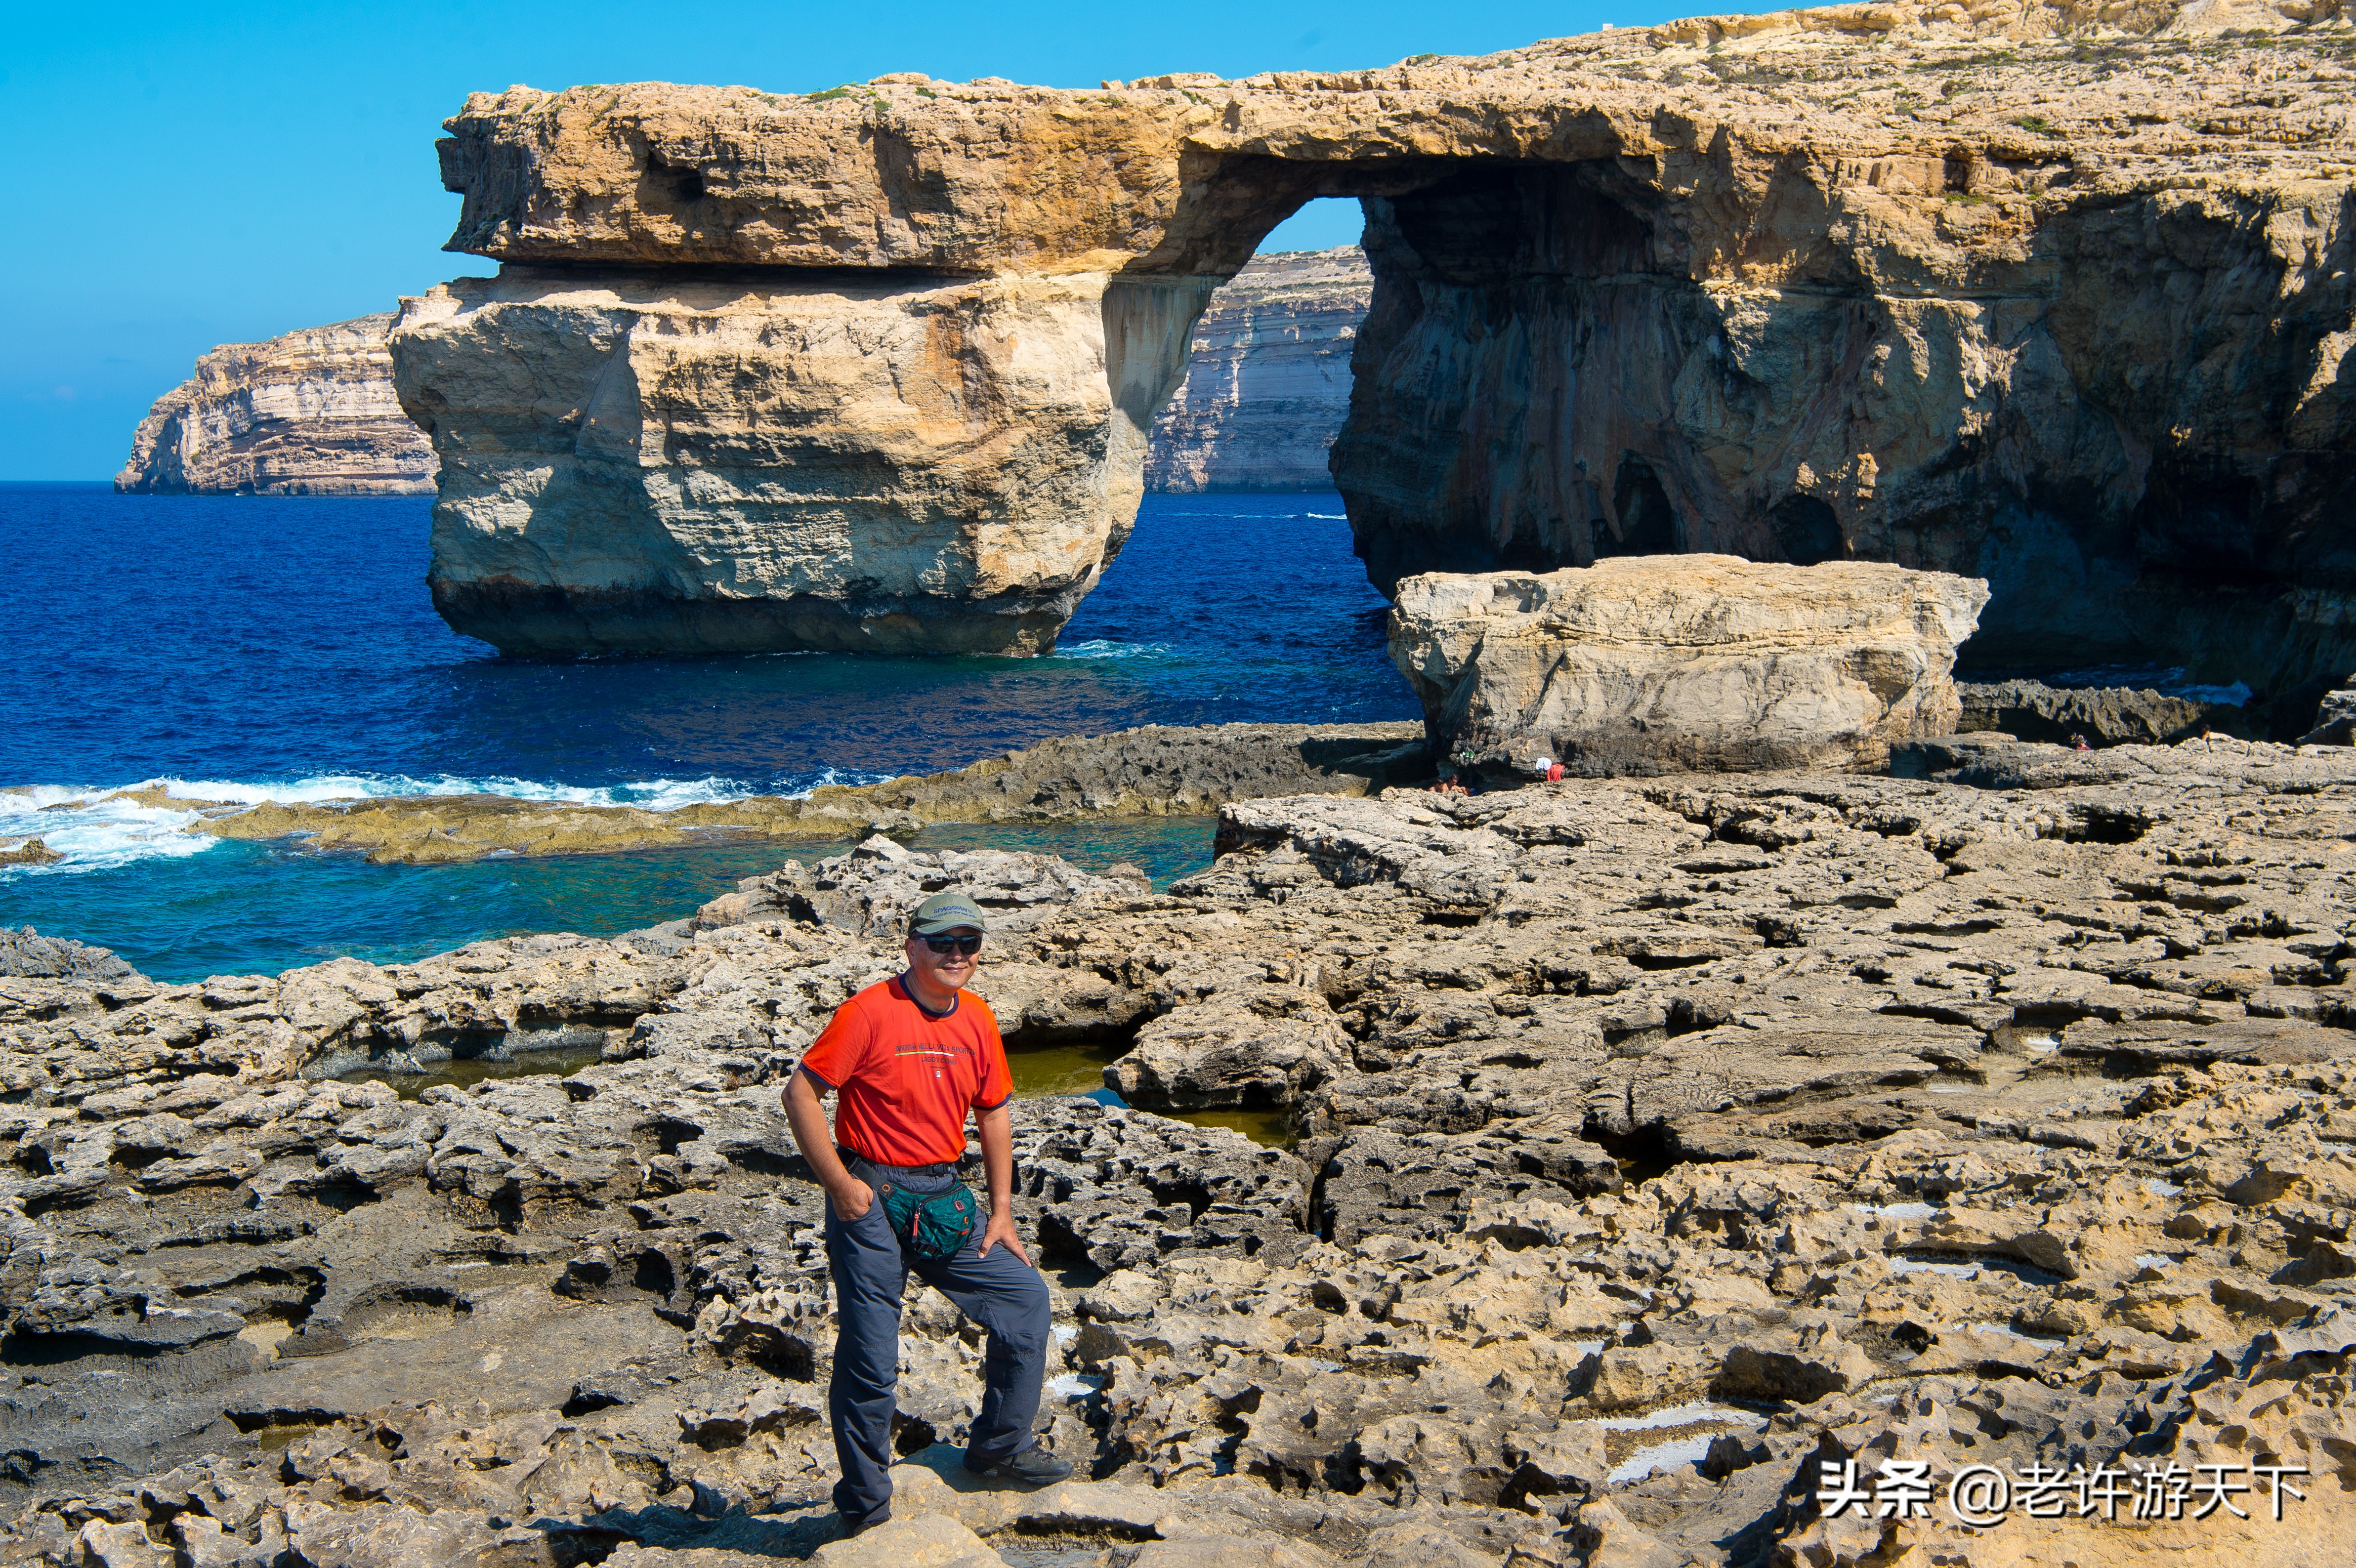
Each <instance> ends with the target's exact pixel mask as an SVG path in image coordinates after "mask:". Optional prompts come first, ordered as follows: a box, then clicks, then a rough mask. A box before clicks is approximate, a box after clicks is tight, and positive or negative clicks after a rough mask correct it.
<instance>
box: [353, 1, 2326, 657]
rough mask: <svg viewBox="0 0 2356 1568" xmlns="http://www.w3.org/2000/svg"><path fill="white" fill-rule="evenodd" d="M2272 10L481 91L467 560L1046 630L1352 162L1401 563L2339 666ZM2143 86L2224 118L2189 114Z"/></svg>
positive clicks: (516, 633)
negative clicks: (1846, 601) (1688, 567)
mask: <svg viewBox="0 0 2356 1568" xmlns="http://www.w3.org/2000/svg"><path fill="white" fill-rule="evenodd" d="M2245 9H2249V8H2245ZM2262 9H2263V8H2258V10H2262ZM2252 14H2253V15H2257V14H2258V11H2256V10H2254V11H2253V12H2252ZM2235 16H2236V17H2237V18H2240V19H2242V20H2243V21H2244V22H2246V21H2247V20H2248V17H2246V16H2243V13H2242V12H2236V13H2235ZM2260 19H2261V20H2263V21H2266V22H2267V23H2268V25H2270V26H2280V27H2283V28H2285V29H2286V31H2284V32H2283V33H2282V34H2281V35H2280V36H2279V37H2275V38H2272V39H2269V40H2264V41H2263V47H2264V48H2266V49H2269V50H2274V51H2277V52H2278V54H2279V56H2280V58H2279V59H2275V58H2274V57H2272V56H2269V57H2268V59H2267V61H2265V62H2259V63H2253V62H2254V60H2255V59H2256V57H2255V56H2254V53H2253V51H2254V50H2255V49H2256V48H2259V47H2260V46H2259V45H2247V46H2245V47H2244V48H2241V49H2239V50H2237V51H2227V50H2211V51H2197V50H2196V51H2188V50H2186V49H2184V48H2182V47H2181V45H2180V40H2179V38H2178V37H2176V36H2175V35H2176V34H2177V33H2180V32H2181V31H2183V30H2184V29H2186V28H2189V27H2196V26H2198V25H2199V23H2198V22H2197V18H2196V16H2195V13H2194V12H2191V11H2188V12H2185V13H2183V14H2182V15H2179V13H2178V11H2177V10H2176V9H2175V8H2174V7H2169V6H2159V7H2155V8H2150V10H2149V14H2148V15H2145V14H2144V13H2142V12H2137V13H2136V15H2135V16H2128V17H2126V19H2125V21H2124V22H2120V21H2119V20H2118V19H2117V18H2114V20H2113V21H2112V22H2110V23H2104V22H2102V21H2101V20H2100V19H2099V18H2098V17H2097V16H2095V15H2094V13H2092V12H2088V13H2086V14H2085V15H2083V16H2080V15H2078V14H2077V13H2076V12H2074V11H2072V10H2071V9H2070V8H2069V7H2067V6H2061V7H2054V6H2039V5H2022V6H2007V5H2002V4H1999V5H1993V6H1987V7H1981V8H1979V9H1977V10H1976V11H1975V12H1974V13H1973V14H1972V16H1970V17H1965V16H1964V15H1963V14H1962V13H1961V12H1960V11H1959V10H1957V9H1956V8H1954V7H1952V6H1937V7H1924V8H1919V9H1918V8H1915V7H1912V6H1907V5H1895V6H1870V7H1864V6H1859V7H1847V8H1837V9H1831V10H1819V11H1801V12H1786V13H1778V14H1775V15H1773V16H1764V17H1725V18H1714V19H1702V20H1698V21H1694V22H1684V23H1676V24H1671V25H1669V26H1667V27H1658V28H1646V29H1632V30H1626V31H1620V32H1613V33H1609V34H1603V35H1599V36H1595V37H1586V38H1573V39H1564V40H1556V41H1553V42H1550V43H1545V44H1539V45H1534V46H1531V47H1530V48H1526V49H1520V50H1515V51H1512V52H1510V53H1508V54H1505V55H1500V56H1494V57H1489V58H1487V59H1480V60H1441V59H1419V60H1416V61H1411V62H1408V63H1405V64H1402V65H1398V66H1394V67H1389V68H1387V69H1381V70H1374V71H1365V72H1347V73H1321V74H1305V73H1274V74H1271V75H1268V76H1263V77H1255V78H1250V79H1248V80H1242V81H1217V80H1211V79H1208V78H1202V77H1184V76H1173V77H1164V78H1157V79H1153V80H1145V81H1138V82H1128V83H1108V84H1107V85H1106V87H1105V88H1104V89H1103V90H1102V91H1098V92H1074V91H1051V90H1044V89H1032V88H1023V87H1017V86H1015V85H1013V84H1012V83H1006V82H1001V81H995V80H985V81H980V82H973V83H963V84H958V83H947V82H937V81H931V80H926V79H924V78H921V77H915V76H905V75H903V76H891V77H883V78H879V79H877V80H876V81H874V82H873V83H870V84H867V85H865V86H861V87H853V88H844V89H838V90H830V91H827V92H824V93H819V94H813V95H809V96H808V97H802V98H780V97H777V96H776V95H773V94H766V93H760V92H755V91H750V90H747V89H742V88H726V89H723V88H677V87H669V86H663V85H659V84H642V85H637V86H629V87H620V88H584V89H574V90H572V91H567V92H563V93H555V94H550V93H541V92H534V91H530V90H525V89H514V90H510V91H509V92H507V93H503V94H498V95H477V97H475V98H473V99H470V100H469V101H468V102H467V105H466V108H465V110H464V111H462V112H460V113H459V114H458V115H457V116H455V118H454V119H452V120H451V121H450V122H449V123H448V128H449V130H450V132H451V135H450V137H449V139H448V140H446V141H445V142H444V143H443V144H442V152H443V160H444V183H445V184H446V185H448V186H449V187H450V188H452V189H454V190H457V191H460V192H463V193H464V195H465V197H466V203H465V208H464V211H463V213H462V217H461V220H460V223H459V227H458V231H457V233H456V235H455V237H454V239H453V240H452V241H451V244H452V248H454V249H458V250H466V251H474V252H476V253H477V254H481V255H485V256H490V257H494V258H497V259H498V260H499V261H501V262H502V271H501V274H500V276H499V277H498V279H496V280H488V281H479V282H475V281H462V282H460V283H453V284H450V285H446V286H445V287H444V288H443V289H439V290H436V291H434V293H432V294H430V295H428V296H424V297H423V298H421V299H417V300H412V301H410V302H407V303H406V305H405V307H404V311H403V315H402V320H401V323H400V325H399V326H398V327H397V329H396V330H395V333H394V335H393V340H392V343H393V352H394V357H395V361H396V367H397V371H398V379H399V385H400V387H401V389H402V399H403V403H404V406H405V407H406V408H407V409H408V410H409V411H410V412H411V413H412V416H413V417H415V418H416V419H417V420H418V421H419V422H420V423H421V424H422V425H423V426H425V428H426V429H427V430H428V431H429V432H431V433H432V434H433V435H434V441H435V444H436V447H437V450H438V451H439V453H440V454H441V458H442V463H443V468H442V478H441V495H440V501H439V504H438V506H437V507H436V514H435V555H434V590H435V595H436V603H437V604H439V605H440V606H441V607H442V608H443V610H444V613H445V615H447V616H448V617H449V618H450V619H451V620H452V622H453V624H456V625H458V626H459V627H460V628H461V629H462V630H466V631H469V632H473V633H475V634H476V635H483V636H486V637H488V638H489V639H490V640H491V641H493V642H495V643H497V644H498V645H500V646H502V647H503V648H507V649H509V650H510V651H516V652H541V653H546V652H571V651H583V650H587V649H597V648H614V647H623V648H662V649H674V650H677V649H686V650H703V649H712V650H731V649H740V648H753V647H778V646H818V647H850V648H883V649H944V650H953V651H1002V652H1023V651H1033V650H1036V649H1039V648H1042V647H1044V646H1047V645H1051V644H1052V641H1053V638H1054V636H1055V632H1056V630H1057V628H1059V627H1060V625H1061V624H1062V623H1063V621H1064V619H1065V618H1066V616H1068V615H1069V613H1070V612H1071V609H1072V607H1073V606H1074V605H1075V604H1076V603H1077V602H1078V599H1079V597H1080V596H1081V595H1082V594H1084V593H1086V592H1087V590H1088V589H1089V587H1091V586H1092V585H1093V584H1094V583H1095V581H1097V579H1098V575H1099V574H1100V573H1101V572H1102V571H1104V570H1105V568H1106V567H1107V566H1108V564H1109V563H1110V562H1111V560H1113V559H1114V557H1115V556H1116V555H1117V554H1118V551H1119V547H1120V544H1121V542H1122V540H1123V539H1125V538H1126V537H1127V532H1128V528H1129V527H1130V521H1131V520H1132V518H1133V517H1134V514H1135V509H1136V505H1137V501H1138V497H1139V484H1138V473H1139V464H1140V461H1141V457H1142V453H1143V443H1144V437H1145V432H1146V429H1147V427H1148V424H1149V421H1150V420H1151V415H1152V411H1153V409H1154V408H1155V407H1156V406H1157V405H1158V404H1159V402H1160V401H1161V400H1162V399H1163V398H1165V397H1166V396H1167V395H1168V393H1169V391H1170V389H1171V387H1172V385H1173V382H1174V380H1175V379H1176V378H1177V376H1178V375H1179V374H1180V373H1181V371H1182V369H1183V357H1184V352H1185V344H1186V338H1187V333H1188V329H1189V328H1190V327H1191V325H1192V324H1193V321H1194V317H1195V315H1196V314H1197V313H1198V312H1199V311H1200V309H1201V308H1202V304H1203V302H1204V300H1205V298H1206V297H1207V295H1208V293H1210V291H1211V290H1212V289H1213V288H1215V286H1216V285H1217V284H1218V283H1220V282H1222V281H1224V280H1225V279H1226V277H1228V276H1230V275H1232V274H1233V273H1234V272H1235V271H1236V270H1237V268H1238V267H1240V266H1241V265H1242V264H1243V262H1244V261H1246V260H1247V259H1248V257H1249V255H1250V254H1251V252H1252V250H1253V248H1254V247H1255V246H1256V245H1257V243H1258V240H1259V239H1260V238H1261V236H1263V235H1264V234H1265V233H1266V232H1267V231H1268V230H1269V229H1270V228H1272V227H1273V226H1274V225H1275V224H1277V223H1278V222H1280V221H1281V220H1282V219H1283V218H1285V217H1286V216H1287V215H1288V214H1290V212H1291V211H1292V210H1293V209H1294V208H1297V207H1298V206H1299V205H1300V204H1301V203H1302V202H1304V201H1306V200H1308V199H1310V198H1312V197H1320V196H1343V197H1358V198H1360V199H1361V200H1363V201H1364V202H1365V205H1366V208H1367V211H1368V214H1369V225H1368V239H1367V248H1368V251H1369V255H1370V259H1371V261H1372V262H1373V266H1374V271H1375V277H1376V293H1375V303H1374V307H1373V312H1372V315H1370V317H1369V319H1368V322H1367V324H1366V326H1365V330H1364V331H1363V333H1362V334H1361V336H1360V338H1359V341H1358V345H1357V349H1356V356H1355V362H1354V368H1355V388H1354V391H1353V395H1352V406H1351V414H1350V420H1349V423H1348V426H1347V428H1346V429H1345V431H1344V435H1343V437H1342V439H1341V440H1340V442H1338V443H1337V444H1336V446H1335V448H1334V453H1333V473H1334V476H1335V479H1336V481H1337V484H1338V485H1339V486H1340V488H1341V489H1342V491H1343V494H1344V497H1345V499H1346V500H1347V502H1348V505H1349V510H1350V513H1351V519H1352V526H1353V528H1354V530H1355V533H1356V536H1357V539H1358V545H1359V550H1360V553H1361V555H1362V556H1363V557H1364V558H1365V560H1366V561H1367V565H1368V570H1369V572H1370V574H1371V575H1372V576H1373V578H1374V580H1375V581H1376V582H1377V584H1379V585H1382V586H1384V587H1385V588H1386V589H1387V588H1388V587H1389V586H1390V584H1391V583H1393V582H1395V581H1397V580H1398V578H1400V577H1402V576H1405V575H1408V574H1410V573H1413V572H1418V571H1433V570H1441V571H1462V570H1477V569H1485V568H1493V567H1501V566H1513V567H1534V566H1548V567H1551V566H1556V565H1564V564H1585V563H1586V562H1589V561H1591V560H1594V559H1596V558H1597V557H1598V556H1599V555H1608V554H1613V553H1628V552H1633V551H1640V550H1657V549H1682V550H1712V551H1721V552H1726V553H1731V554H1738V555H1744V556H1749V557H1751V558H1752V559H1761V560H1793V561H1799V562H1804V561H1806V560H1826V559H1832V558H1833V557H1835V556H1847V557H1854V558H1857V559H1864V560H1895V561H1898V562H1900V563H1901V564H1904V565H1908V566H1915V567H1929V568H1935V569H1940V570H1946V571H1963V572H1966V573H1970V574H1974V575H1983V576H1987V577H1988V578H1990V580H1991V581H1992V583H1993V584H1994V586H1995V589H1996V598H1995V601H1994V602H1993V603H1991V605H1990V607H1989V610H1988V613H1987V616H1986V618H1985V619H1984V621H1983V623H1982V624H1983V633H1982V637H1981V642H1982V644H1985V645H1992V646H1993V648H1994V649H1995V650H1996V651H1997V653H1998V654H1999V656H2002V655H2003V654H2004V653H2008V652H2009V653H2012V654H2017V655H2019V656H2020V657H2022V658H2023V659H2032V660H2033V659H2035V658H2037V657H2040V656H2043V655H2045V654H2046V653H2049V652H2052V651H2055V650H2060V651H2061V654H2062V656H2068V657H2072V658H2080V659H2084V658H2100V657H2148V656H2158V657H2165V658H2167V659H2169V660H2170V661H2171V662H2181V661H2186V660H2190V661H2193V662H2199V661H2200V660H2201V659H2202V658H2204V657H2208V658H2212V659H2214V658H2227V657H2240V658H2242V659H2244V660H2245V661H2258V662H2262V663H2264V664H2265V666H2266V667H2268V668H2270V669H2272V670H2273V671H2275V672H2276V674H2277V675H2278V676H2279V677H2280V678H2281V679H2283V680H2285V681H2288V680H2291V679H2294V678H2297V677H2300V676H2302V675H2305V674H2308V673H2319V672H2323V671H2327V670H2340V671H2344V669H2345V667H2348V666H2349V665H2351V663H2356V639H2351V634H2349V633H2348V632H2346V631H2344V630H2343V629H2342V628H2343V627H2345V626H2348V625H2356V614H2351V613H2349V612H2350V611H2351V610H2356V599H2352V598H2351V595H2356V441H2351V436H2356V372H2350V373H2346V374H2343V367H2344V366H2345V365H2346V363H2347V359H2346V355H2347V350H2348V348H2349V347H2350V346H2351V343H2356V323H2352V322H2351V277H2356V268H2351V266H2350V261H2351V255H2350V251H2351V225H2350V222H2349V219H2350V218H2351V200H2352V199H2356V191H2351V184H2350V181H2349V179H2348V177H2347V176H2345V175H2344V174H2343V173H2341V172H2340V171H2341V170H2343V169H2345V167H2346V166H2347V163H2346V160H2348V159H2349V158H2350V157H2351V155H2356V148H2351V144H2350V142H2351V138H2350V133H2348V131H2347V130H2346V124H2347V118H2346V112H2345V111H2346V108H2347V103H2346V100H2347V98H2348V97H2349V96H2350V94H2349V93H2348V92H2347V91H2345V90H2344V84H2343V83H2342V82H2341V81H2340V79H2338V78H2336V77H2334V76H2332V75H2331V74H2330V72H2329V70H2319V71H2317V72H2309V73H2308V75H2307V76H2305V77H2301V76H2300V74H2299V62H2300V61H2301V60H2303V59H2306V58H2307V56H2308V55H2314V56H2315V57H2316V62H2310V63H2318V62H2319V64H2320V65H2324V66H2328V65H2329V59H2325V58H2324V57H2325V56H2328V55H2331V54H2332V51H2334V50H2336V49H2337V48H2338V47H2339V46H2338V45H2337V44H2336V43H2332V42H2330V41H2329V38H2326V37H2323V35H2322V34H2320V33H2315V32H2314V31H2313V29H2308V30H2307V31H2291V30H2287V29H2289V28H2290V27H2291V26H2292V21H2293V20H2295V19H2291V18H2285V17H2279V16H2273V14H2272V13H2264V15H2263V16H2260ZM2122 26H2125V27H2132V28H2134V29H2137V30H2130V31H2121V30H2118V29H2119V27H2122ZM2317 26H2318V27H2324V26H2326V25H2325V24H2318V25H2317ZM2338 26H2339V25H2338V24H2329V27H2338ZM2331 37H2337V34H2336V32H2335V33H2333V34H2332V35H2331ZM2318 40H2321V41H2318ZM1991 43H1993V44H1996V45H1999V46H2001V47H2000V48H1991V47H1990V45H1991ZM2301 51H2305V53H2304V54H2303V53H2302V52H2301ZM2319 51H2320V52H2319ZM2162 55H2165V56H2167V57H2169V61H2170V62H2171V63H2179V64H2180V63H2184V62H2185V61H2188V60H2189V61H2190V62H2191V66H2192V72H2193V74H2192V76H2191V77H2190V79H2189V80H2185V79H2179V78H2176V77H2172V76H2171V77H2169V78H2166V79H2164V80H2165V83H2166V85H2165V87H2164V89H2155V88H2154V87H2153V86H2152V80H2153V79H2152V78H2151V77H2150V75H2149V73H2147V72H2146V71H2145V69H2144V68H2145V67H2146V66H2147V65H2149V64H2151V63H2152V62H2153V61H2154V60H2155V59H2158V58H2159V57H2160V56H2162ZM2333 58H2336V56H2334V57H2333ZM1991 60H1995V61H1997V62H1999V63H1997V64H1995V65H1993V66H1992V65H1990V64H1989V62H1990V61H1991ZM1975 62H1977V63H1975ZM1943 75H1944V78H1945V82H1946V85H1945V86H1944V87H1942V88H1941V89H1940V90H1939V91H1941V93H1942V95H1943V96H1942V99H1941V101H1938V102H1936V103H1930V102H1926V101H1924V100H1923V99H1922V94H1921V91H1920V86H1921V85H1922V84H1927V83H1929V82H1932V81H1934V80H1939V79H1940V78H1941V77H1942V76H1943ZM2262 78H2264V79H2265V80H2272V81H2276V82H2277V83H2279V82H2288V81H2292V80H2301V81H2303V82H2304V83H2305V85H2301V86H2299V87H2297V89H2296V90H2292V89H2288V88H2284V87H2281V86H2279V85H2277V86H2274V87H2267V88H2265V91H2257V89H2258V88H2260V87H2265V80H2261V79H2262ZM2155 91H2164V92H2165V93H2167V94H2170V95H2173V96H2172V97H2171V98H2170V100H2169V101H2174V100H2175V99H2182V100H2184V101H2188V102H2189V101H2191V100H2192V97H2193V95H2194V94H2196V93H2197V94H2200V95H2201V101H2204V102H2209V103H2212V104H2213V103H2226V104H2229V105H2230V106H2231V112H2222V111H2221V112H2218V113H2216V114H2215V115H2213V116H2212V118H2211V121H2210V122H2208V123H2207V124H2206V127H2205V129H2204V131H2203V133H2202V141H2201V144H2200V146H2199V148H2198V149H2197V150H2196V151H2194V152H2190V153H2188V152H2186V151H2185V150H2184V147H2183V144H2182V141H2181V138H2180V137H2178V136H2175V135H2174V133H2172V132H2169V131H2167V130H2165V129H2164V128H2162V129H2145V130H2139V129H2137V127H2139V126H2151V125H2158V123H2159V122H2157V121H2154V120H2152V118H2151V115H2152V111H2153V94H2154V92H2155ZM2031 111H2034V112H2031ZM2171 112H2172V111H2171ZM2161 119H2162V120H2166V119H2167V116H2165V115H2163V116H2161ZM2171 123H2172V122H2171Z"/></svg>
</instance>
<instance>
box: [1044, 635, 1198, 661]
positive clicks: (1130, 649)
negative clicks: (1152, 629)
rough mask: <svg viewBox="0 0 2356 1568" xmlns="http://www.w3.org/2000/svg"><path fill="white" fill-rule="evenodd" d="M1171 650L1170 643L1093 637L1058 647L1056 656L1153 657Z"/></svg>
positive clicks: (1102, 657) (1074, 657) (1073, 657)
mask: <svg viewBox="0 0 2356 1568" xmlns="http://www.w3.org/2000/svg"><path fill="white" fill-rule="evenodd" d="M1169 651H1170V645H1169V644H1168V643H1115V642H1108V641H1107V640H1106V639H1104V638H1102V637H1091V638H1090V639H1089V640H1088V641H1087V642H1085V643H1074V644H1073V645H1071V646H1069V647H1059V648H1057V649H1056V650H1055V656H1056V657H1057V658H1066V659H1133V658H1151V657H1153V656H1156V655H1160V654H1166V653H1168V652H1169Z"/></svg>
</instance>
